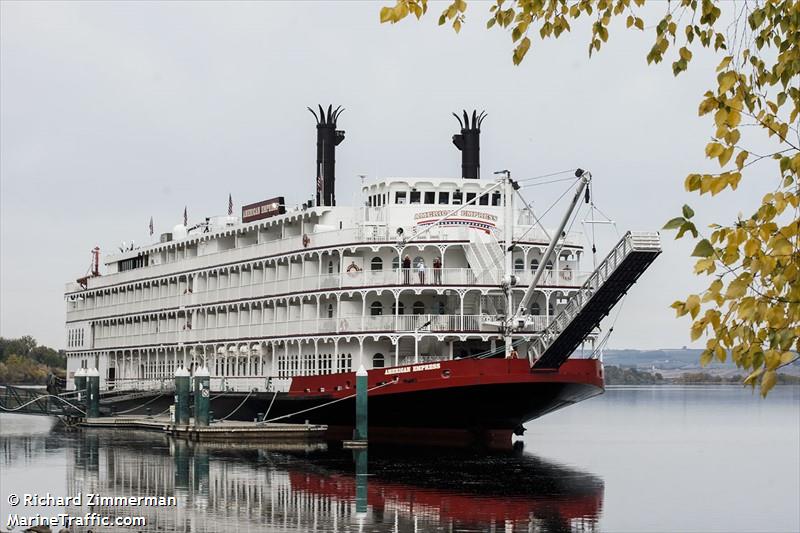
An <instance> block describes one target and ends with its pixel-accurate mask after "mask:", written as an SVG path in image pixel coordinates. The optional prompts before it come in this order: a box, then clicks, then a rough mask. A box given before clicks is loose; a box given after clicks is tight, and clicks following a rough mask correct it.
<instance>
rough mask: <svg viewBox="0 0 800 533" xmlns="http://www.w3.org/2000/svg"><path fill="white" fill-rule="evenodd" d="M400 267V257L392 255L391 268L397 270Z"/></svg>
mask: <svg viewBox="0 0 800 533" xmlns="http://www.w3.org/2000/svg"><path fill="white" fill-rule="evenodd" d="M399 268H400V258H399V257H398V256H394V257H392V270H398V269H399Z"/></svg>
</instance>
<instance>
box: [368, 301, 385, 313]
mask: <svg viewBox="0 0 800 533" xmlns="http://www.w3.org/2000/svg"><path fill="white" fill-rule="evenodd" d="M369 314H370V315H372V316H381V315H382V314H383V304H382V303H380V302H372V304H371V305H370V306H369Z"/></svg>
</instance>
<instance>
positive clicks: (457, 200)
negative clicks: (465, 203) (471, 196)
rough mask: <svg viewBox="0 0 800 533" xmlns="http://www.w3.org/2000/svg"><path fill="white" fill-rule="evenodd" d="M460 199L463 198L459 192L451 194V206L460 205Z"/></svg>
mask: <svg viewBox="0 0 800 533" xmlns="http://www.w3.org/2000/svg"><path fill="white" fill-rule="evenodd" d="M462 198H463V197H462V195H461V191H456V192H454V193H453V204H454V205H461V200H462Z"/></svg>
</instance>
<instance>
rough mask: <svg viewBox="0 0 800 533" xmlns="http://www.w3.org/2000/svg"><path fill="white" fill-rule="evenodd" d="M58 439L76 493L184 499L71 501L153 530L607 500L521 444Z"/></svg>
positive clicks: (284, 526) (480, 521) (445, 525)
mask: <svg viewBox="0 0 800 533" xmlns="http://www.w3.org/2000/svg"><path fill="white" fill-rule="evenodd" d="M52 437H53V433H50V434H49V435H48V437H46V438H47V439H48V440H49V439H51V438H52ZM64 437H66V438H64ZM3 440H5V439H3ZM59 441H60V442H59V444H62V445H63V446H65V447H66V457H67V461H66V464H65V467H66V481H67V492H68V493H71V494H70V495H72V494H76V493H78V492H81V493H83V494H88V493H97V494H101V495H103V496H126V497H130V496H139V495H141V496H175V497H176V498H177V505H176V506H173V507H170V506H167V507H138V508H136V509H135V511H134V509H132V508H130V507H121V506H114V505H100V506H98V505H95V506H88V505H87V502H86V501H85V499H84V502H83V504H82V507H81V508H77V507H74V506H73V507H71V508H68V509H67V512H69V513H70V514H72V515H83V514H85V513H87V512H96V513H100V514H103V515H106V516H130V515H132V514H136V515H141V516H145V517H146V518H147V527H146V529H145V530H147V531H186V532H189V531H191V532H206V531H208V532H211V531H214V532H216V531H436V530H444V531H455V530H457V531H485V530H488V529H491V530H499V531H505V532H511V531H595V530H596V529H597V521H598V519H599V516H600V512H601V509H602V504H603V482H602V480H601V479H599V478H598V477H596V476H594V475H591V474H587V473H584V472H580V471H577V470H574V469H571V468H566V467H563V466H560V465H556V464H554V463H550V462H548V461H545V460H543V459H540V458H538V457H535V456H532V455H530V454H526V453H524V452H523V451H522V449H521V448H516V449H514V450H513V451H508V452H490V451H486V450H480V451H478V450H463V449H449V448H390V447H375V446H370V448H369V450H368V451H366V450H359V451H349V450H342V449H340V448H334V445H333V444H330V445H328V444H325V443H309V444H288V443H287V444H278V443H275V444H240V443H214V444H206V443H197V442H189V441H185V440H181V439H175V438H171V437H167V436H162V435H156V434H151V433H143V432H121V431H117V432H111V431H104V430H92V431H85V432H78V433H67V434H64V435H63V436H62V438H61V439H59ZM9 444H10V443H9V442H8V441H6V442H5V446H3V447H4V448H5V447H7V446H8V445H9ZM51 446H52V443H51V444H48V445H47V446H45V447H47V448H50V447H51ZM134 529H136V530H138V529H139V528H134ZM93 530H94V531H102V529H97V528H94V529H93Z"/></svg>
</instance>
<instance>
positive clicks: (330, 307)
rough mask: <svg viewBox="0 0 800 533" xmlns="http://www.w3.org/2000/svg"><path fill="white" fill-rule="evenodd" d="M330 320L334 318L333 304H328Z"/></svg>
mask: <svg viewBox="0 0 800 533" xmlns="http://www.w3.org/2000/svg"><path fill="white" fill-rule="evenodd" d="M328 318H333V304H328Z"/></svg>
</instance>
